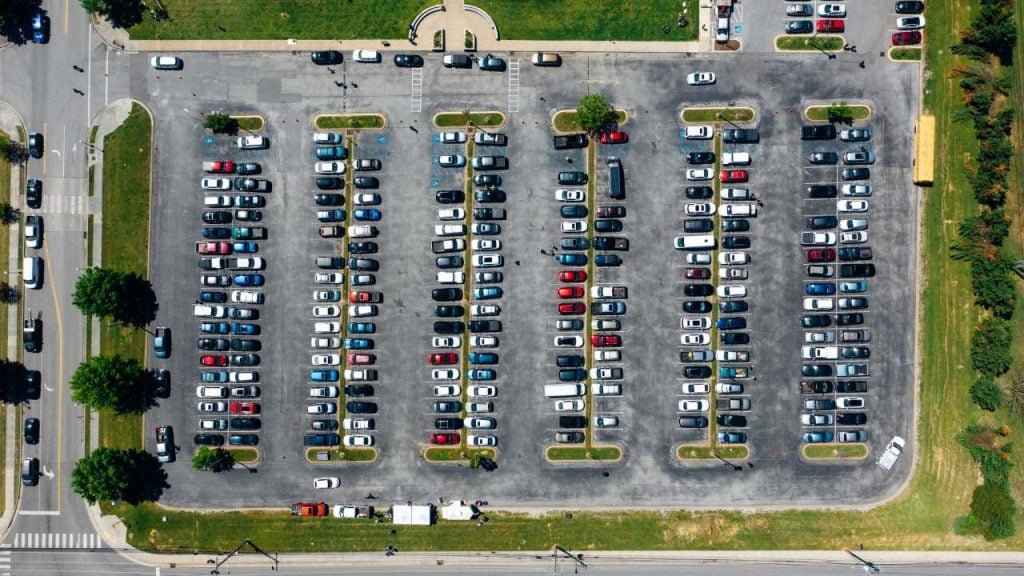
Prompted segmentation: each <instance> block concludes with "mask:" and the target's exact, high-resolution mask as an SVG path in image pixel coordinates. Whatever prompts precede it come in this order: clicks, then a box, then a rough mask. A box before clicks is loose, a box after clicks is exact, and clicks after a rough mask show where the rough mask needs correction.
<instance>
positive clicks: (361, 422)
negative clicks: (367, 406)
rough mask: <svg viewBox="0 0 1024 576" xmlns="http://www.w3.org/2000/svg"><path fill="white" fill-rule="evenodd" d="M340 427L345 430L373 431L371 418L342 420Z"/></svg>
mask: <svg viewBox="0 0 1024 576" xmlns="http://www.w3.org/2000/svg"><path fill="white" fill-rule="evenodd" d="M341 427H342V428H344V429H345V430H373V419H372V418H344V419H342V421H341Z"/></svg>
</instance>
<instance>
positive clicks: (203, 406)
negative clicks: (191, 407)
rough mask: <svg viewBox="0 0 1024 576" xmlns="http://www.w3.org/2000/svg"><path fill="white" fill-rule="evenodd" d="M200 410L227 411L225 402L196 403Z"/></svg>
mask: <svg viewBox="0 0 1024 576" xmlns="http://www.w3.org/2000/svg"><path fill="white" fill-rule="evenodd" d="M196 409H197V410H199V411H200V412H227V411H228V403H227V402H200V403H198V404H197V405H196Z"/></svg>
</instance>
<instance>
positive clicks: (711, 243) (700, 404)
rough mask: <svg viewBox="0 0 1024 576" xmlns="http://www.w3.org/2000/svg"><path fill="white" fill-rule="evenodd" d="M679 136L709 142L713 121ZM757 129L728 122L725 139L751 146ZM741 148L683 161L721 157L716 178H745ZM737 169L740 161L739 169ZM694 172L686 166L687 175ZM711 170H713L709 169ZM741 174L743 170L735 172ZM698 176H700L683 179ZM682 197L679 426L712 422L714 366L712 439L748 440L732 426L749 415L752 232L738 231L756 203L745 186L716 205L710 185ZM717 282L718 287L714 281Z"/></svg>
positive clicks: (747, 160)
mask: <svg viewBox="0 0 1024 576" xmlns="http://www.w3.org/2000/svg"><path fill="white" fill-rule="evenodd" d="M684 137H685V138H686V139H687V140H691V141H697V142H700V141H709V142H710V141H711V140H712V139H713V138H714V126H710V125H692V126H688V127H686V128H685V129H684ZM759 140H760V135H759V134H758V132H757V130H756V129H742V128H730V129H726V130H723V131H722V141H723V143H724V144H725V145H728V144H732V145H749V144H754V143H757V142H758V141H759ZM745 148H749V146H747V147H740V148H733V147H726V146H724V145H723V153H722V155H721V158H719V157H717V156H716V155H715V153H714V152H711V151H693V152H690V153H688V154H687V156H686V162H687V164H688V165H691V166H695V165H708V164H714V163H716V162H720V163H721V165H722V166H723V170H722V172H721V174H720V176H719V181H720V183H721V184H725V183H731V182H746V181H747V180H748V179H749V173H748V172H747V170H746V168H745V167H746V166H749V165H750V164H751V155H750V152H749V151H747V150H746V149H745ZM736 167H744V168H742V169H737V168H736ZM694 170H701V169H700V168H690V169H688V172H689V173H690V174H688V176H690V175H691V174H692V172H693V171H694ZM709 171H710V170H709ZM737 172H741V173H742V174H737ZM688 179H689V180H691V181H693V180H701V179H703V178H692V177H690V178H688ZM683 193H684V196H685V201H684V205H683V212H684V214H685V216H686V218H685V219H684V220H683V235H682V236H679V237H677V238H676V240H675V247H676V248H677V249H680V250H683V251H685V252H686V255H685V256H684V260H685V263H686V267H685V268H684V270H683V277H684V278H683V279H684V282H685V283H684V285H683V296H684V298H685V299H684V301H683V303H682V311H683V316H682V317H681V318H680V320H679V322H680V324H679V327H680V329H681V331H682V335H681V336H680V344H682V346H683V350H682V351H681V352H680V354H679V359H680V361H681V362H683V378H684V379H686V381H684V382H683V384H682V390H681V392H682V394H683V398H682V399H681V400H679V403H678V406H677V408H678V411H679V412H680V413H681V416H680V417H679V426H680V427H681V428H686V429H704V428H707V427H708V425H709V417H708V413H709V412H710V411H711V401H710V394H711V392H712V390H711V384H710V383H709V382H708V380H709V379H710V378H712V377H713V376H716V374H715V372H714V371H713V369H712V366H717V380H718V381H717V383H716V384H715V389H714V392H715V394H716V396H717V398H716V403H715V410H716V416H715V418H716V422H717V424H718V427H719V428H720V430H719V431H718V433H717V436H716V440H717V442H718V443H720V444H741V443H745V442H746V441H747V436H746V433H745V432H742V431H738V430H729V429H728V428H733V427H737V428H739V427H746V425H747V418H746V416H745V415H744V414H741V412H747V411H749V410H750V409H751V401H750V398H749V397H747V396H742V394H743V393H744V392H745V386H746V384H744V383H743V382H741V381H743V380H748V379H750V378H751V370H752V368H751V366H750V365H749V362H750V352H749V350H746V349H743V348H732V347H744V346H746V345H748V344H749V343H750V336H749V334H748V333H747V332H744V331H743V330H745V329H746V328H747V327H748V326H747V317H746V316H745V313H746V312H747V311H748V310H749V307H748V304H747V301H746V300H745V298H746V296H747V286H746V284H745V282H746V281H747V280H749V279H750V277H749V269H748V265H749V264H750V261H751V259H750V255H749V253H748V252H746V250H747V249H749V248H750V247H751V242H750V237H749V236H745V235H742V234H741V233H743V232H747V231H749V230H750V223H751V220H750V219H751V218H754V217H756V216H757V204H755V203H754V202H755V201H757V199H756V198H755V196H754V194H753V193H752V192H751V191H750V189H749V188H740V187H724V188H722V187H720V188H719V190H718V200H719V201H720V204H719V205H716V204H715V202H714V200H715V190H714V189H713V188H712V187H711V186H708V185H691V186H686V187H685V189H684V190H683ZM716 214H717V215H718V216H719V218H718V222H719V223H720V226H721V250H720V251H718V253H717V264H718V272H717V274H715V273H713V265H714V264H715V261H714V258H715V254H714V253H715V250H716V249H717V248H718V246H717V241H716V240H715V236H714V228H715V219H714V218H713V217H714V215H716ZM716 282H717V284H718V286H717V288H716V287H715V286H714V283H716ZM711 296H717V297H718V302H717V308H718V310H717V312H718V314H717V318H715V319H712V315H713V313H714V312H715V305H714V304H712V302H711V301H710V300H707V299H705V298H708V297H711ZM713 329H717V330H718V340H719V341H718V343H717V344H718V345H717V350H713V349H712V348H713V347H715V343H713V342H712V338H711V335H712V332H711V331H712V330H713Z"/></svg>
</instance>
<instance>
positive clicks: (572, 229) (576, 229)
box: [562, 220, 587, 234]
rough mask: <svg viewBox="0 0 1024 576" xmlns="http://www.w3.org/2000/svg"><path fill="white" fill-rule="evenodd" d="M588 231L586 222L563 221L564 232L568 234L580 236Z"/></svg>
mask: <svg viewBox="0 0 1024 576" xmlns="http://www.w3.org/2000/svg"><path fill="white" fill-rule="evenodd" d="M586 231H587V221H586V220H563V221H562V232H564V233H566V234H580V233H582V232H586Z"/></svg>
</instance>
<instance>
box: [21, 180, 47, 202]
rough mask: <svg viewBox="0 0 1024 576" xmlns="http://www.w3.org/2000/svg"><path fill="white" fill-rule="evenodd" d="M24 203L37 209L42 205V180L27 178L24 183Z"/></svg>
mask: <svg viewBox="0 0 1024 576" xmlns="http://www.w3.org/2000/svg"><path fill="white" fill-rule="evenodd" d="M25 203H26V204H28V207H29V208H35V209H37V210H38V209H39V208H41V207H42V206H43V181H42V180H38V179H36V178H29V179H28V182H27V183H26V184H25Z"/></svg>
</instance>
